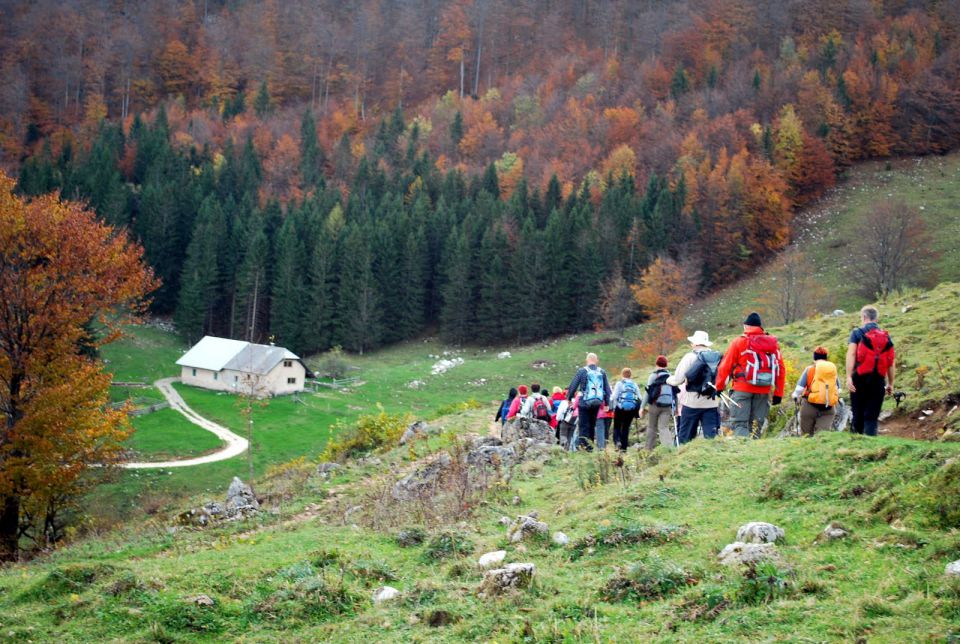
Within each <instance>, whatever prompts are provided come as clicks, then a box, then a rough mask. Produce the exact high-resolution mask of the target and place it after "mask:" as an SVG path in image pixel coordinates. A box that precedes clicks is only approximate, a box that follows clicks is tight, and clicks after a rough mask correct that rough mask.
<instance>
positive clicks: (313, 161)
mask: <svg viewBox="0 0 960 644" xmlns="http://www.w3.org/2000/svg"><path fill="white" fill-rule="evenodd" d="M324 161H325V159H324V155H323V148H321V147H320V142H319V141H318V140H317V124H316V121H315V120H314V118H313V113H312V112H311V111H310V110H307V111H306V112H304V113H303V120H302V121H301V122H300V175H301V176H302V177H303V186H304V188H306V189H308V190H309V189H311V188H322V187H323V184H324V181H323V164H324Z"/></svg>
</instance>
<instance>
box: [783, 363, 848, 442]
mask: <svg viewBox="0 0 960 644" xmlns="http://www.w3.org/2000/svg"><path fill="white" fill-rule="evenodd" d="M827 355H828V353H827V350H826V349H825V348H824V347H817V348H815V349H814V350H813V364H812V365H810V366H809V367H807V368H806V369H804V370H803V375H802V376H800V380H799V381H798V382H797V388H796V389H794V391H793V399H794V400H795V401H797V404H798V405H799V406H800V415H799V416H800V418H799V426H800V434H801V435H802V436H813V435H814V434H815V433H817V432H820V431H823V430H827V429H830V428H831V427H832V426H833V419H834V417H835V416H836V415H837V403H838V402H839V401H840V376H839V375H837V365H835V364H833V363H832V362H830V361H829V360H827Z"/></svg>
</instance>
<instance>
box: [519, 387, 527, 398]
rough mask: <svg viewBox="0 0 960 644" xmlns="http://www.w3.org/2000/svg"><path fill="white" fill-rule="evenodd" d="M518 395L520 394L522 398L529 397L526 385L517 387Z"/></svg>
mask: <svg viewBox="0 0 960 644" xmlns="http://www.w3.org/2000/svg"><path fill="white" fill-rule="evenodd" d="M517 393H518V394H520V395H521V396H526V395H527V386H526V385H520V386H519V387H517Z"/></svg>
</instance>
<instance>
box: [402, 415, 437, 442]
mask: <svg viewBox="0 0 960 644" xmlns="http://www.w3.org/2000/svg"><path fill="white" fill-rule="evenodd" d="M429 433H430V428H429V427H428V426H427V424H426V423H425V422H424V421H422V420H418V421H417V422H415V423H412V424H411V425H410V426H409V427H407V430H406V431H405V432H403V436H401V437H400V444H401V445H406V444H407V443H409V442H410V441H412V440H414V439H417V438H425V437H426V436H427V434H429Z"/></svg>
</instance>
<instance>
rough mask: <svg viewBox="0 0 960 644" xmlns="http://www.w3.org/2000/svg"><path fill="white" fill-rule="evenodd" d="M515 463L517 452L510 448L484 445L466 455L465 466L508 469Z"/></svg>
mask: <svg viewBox="0 0 960 644" xmlns="http://www.w3.org/2000/svg"><path fill="white" fill-rule="evenodd" d="M516 462H517V452H516V451H515V450H514V449H513V447H511V446H509V445H508V446H506V447H503V446H499V445H485V446H483V447H478V448H477V449H475V450H472V451H470V452H468V453H467V464H468V465H472V466H474V467H492V468H497V467H503V468H507V469H509V468H510V467H512V466H513V464H514V463H516Z"/></svg>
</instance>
